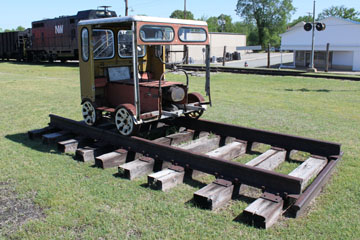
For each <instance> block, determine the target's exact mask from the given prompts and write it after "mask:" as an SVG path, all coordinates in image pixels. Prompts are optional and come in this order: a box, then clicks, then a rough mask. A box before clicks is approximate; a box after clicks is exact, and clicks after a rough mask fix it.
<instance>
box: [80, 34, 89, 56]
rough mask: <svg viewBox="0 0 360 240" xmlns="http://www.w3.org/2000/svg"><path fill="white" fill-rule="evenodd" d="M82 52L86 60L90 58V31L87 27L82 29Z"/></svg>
mask: <svg viewBox="0 0 360 240" xmlns="http://www.w3.org/2000/svg"><path fill="white" fill-rule="evenodd" d="M81 45H82V47H81V52H82V58H83V60H84V62H87V61H88V60H89V31H88V30H87V28H83V29H82V30H81Z"/></svg>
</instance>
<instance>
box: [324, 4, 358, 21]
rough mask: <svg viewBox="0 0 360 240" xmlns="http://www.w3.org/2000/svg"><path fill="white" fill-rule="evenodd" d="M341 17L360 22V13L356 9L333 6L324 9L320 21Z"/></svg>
mask: <svg viewBox="0 0 360 240" xmlns="http://www.w3.org/2000/svg"><path fill="white" fill-rule="evenodd" d="M330 16H334V17H341V18H345V19H351V20H355V21H356V20H359V17H360V12H357V11H356V10H355V8H346V7H345V6H344V5H342V6H331V7H329V8H327V9H324V10H323V11H322V12H321V13H320V14H319V15H318V19H324V18H326V17H330Z"/></svg>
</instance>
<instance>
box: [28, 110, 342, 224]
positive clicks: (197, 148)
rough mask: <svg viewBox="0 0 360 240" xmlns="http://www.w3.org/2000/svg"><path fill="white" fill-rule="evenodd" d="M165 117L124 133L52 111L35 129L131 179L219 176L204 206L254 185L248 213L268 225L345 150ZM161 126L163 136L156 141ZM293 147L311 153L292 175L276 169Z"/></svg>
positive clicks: (298, 201)
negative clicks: (254, 152) (258, 147)
mask: <svg viewBox="0 0 360 240" xmlns="http://www.w3.org/2000/svg"><path fill="white" fill-rule="evenodd" d="M161 124H162V126H161V127H158V126H155V127H154V125H153V126H152V127H151V128H149V129H148V130H147V131H146V132H143V133H142V135H141V136H143V137H139V136H132V137H124V136H122V135H120V134H118V133H117V132H116V130H115V127H114V126H113V125H111V124H108V123H105V124H101V125H99V126H97V127H92V126H88V125H86V124H85V123H84V122H78V121H74V120H71V119H66V118H62V117H59V116H55V115H50V123H49V126H48V127H46V128H43V129H37V130H32V131H29V132H28V135H29V138H31V139H36V138H41V139H42V141H43V142H44V143H47V144H51V143H56V144H57V145H58V149H59V151H62V152H67V153H75V157H76V158H77V159H79V160H80V161H94V162H95V165H96V166H98V167H100V168H111V167H117V168H118V171H119V174H120V175H121V176H122V177H124V178H128V179H130V180H132V179H135V178H137V177H140V176H146V175H147V176H148V184H149V186H150V187H151V188H154V189H158V190H162V191H167V190H169V189H171V188H174V187H175V186H176V185H178V184H180V183H183V181H184V178H186V177H192V176H195V175H197V174H199V173H207V174H210V175H213V176H215V177H216V180H215V181H213V182H212V183H210V184H208V185H207V186H205V187H203V188H201V189H199V190H198V191H196V192H195V193H194V198H193V200H194V202H195V203H196V204H197V205H198V206H200V207H202V208H207V209H211V210H214V209H217V208H220V207H223V206H224V205H225V204H226V203H227V202H228V201H230V200H231V199H233V198H236V197H238V196H239V194H243V193H244V192H246V191H247V190H248V189H249V188H251V187H252V188H258V189H261V191H262V194H261V195H260V197H259V198H257V199H256V200H255V201H254V202H253V203H251V204H250V205H249V206H248V207H247V208H246V209H245V210H244V211H243V213H242V216H243V220H244V221H245V222H247V223H249V224H252V225H254V226H257V227H262V228H268V227H270V226H272V225H273V224H274V223H275V222H276V221H277V220H278V219H279V217H280V216H282V215H283V214H284V213H288V214H289V215H291V216H293V217H297V216H299V215H301V214H302V213H303V212H304V209H305V208H306V206H307V205H308V204H309V203H310V201H311V200H312V199H313V198H315V197H316V196H317V195H318V193H319V192H320V191H321V188H322V187H323V186H324V185H325V184H326V182H327V180H328V179H329V177H330V175H331V173H332V171H333V170H334V168H335V166H336V164H337V163H338V161H339V160H340V159H341V156H342V152H341V149H340V144H337V143H331V142H324V141H319V140H315V139H309V138H302V137H297V136H291V135H285V134H279V133H274V132H269V131H263V130H259V129H252V128H245V127H240V126H235V125H229V124H224V123H217V122H212V121H207V120H195V119H190V118H185V117H182V118H177V119H175V120H172V121H165V122H163V123H161ZM170 128H171V129H172V132H173V133H172V132H170V133H169V129H170ZM174 129H176V131H175V132H174ZM154 132H157V134H156V135H157V137H156V138H155V139H152V140H150V139H151V136H152V135H154V134H153V133H154ZM259 143H261V144H268V145H271V148H270V149H269V150H267V151H265V152H264V153H262V154H261V155H260V156H258V157H256V158H254V159H253V160H251V161H249V162H247V163H246V164H240V163H238V162H236V161H232V160H234V159H239V158H240V157H241V156H244V155H245V154H246V153H247V152H249V151H251V149H252V147H253V145H254V144H259ZM294 150H298V151H304V152H308V153H310V154H311V156H310V157H309V158H308V159H307V160H305V161H303V162H301V163H299V166H298V167H297V168H296V169H294V170H293V171H292V172H291V173H289V174H287V175H286V174H280V173H277V172H275V171H274V169H275V168H277V167H278V166H280V165H281V164H282V163H283V162H285V161H286V160H287V159H288V158H289V156H290V153H291V151H294Z"/></svg>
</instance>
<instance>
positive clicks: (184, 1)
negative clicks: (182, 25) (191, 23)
mask: <svg viewBox="0 0 360 240" xmlns="http://www.w3.org/2000/svg"><path fill="white" fill-rule="evenodd" d="M184 19H186V0H184Z"/></svg>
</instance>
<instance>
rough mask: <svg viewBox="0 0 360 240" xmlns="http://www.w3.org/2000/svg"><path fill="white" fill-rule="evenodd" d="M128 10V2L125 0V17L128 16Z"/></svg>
mask: <svg viewBox="0 0 360 240" xmlns="http://www.w3.org/2000/svg"><path fill="white" fill-rule="evenodd" d="M128 10H129V8H128V0H125V16H127V15H128Z"/></svg>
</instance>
